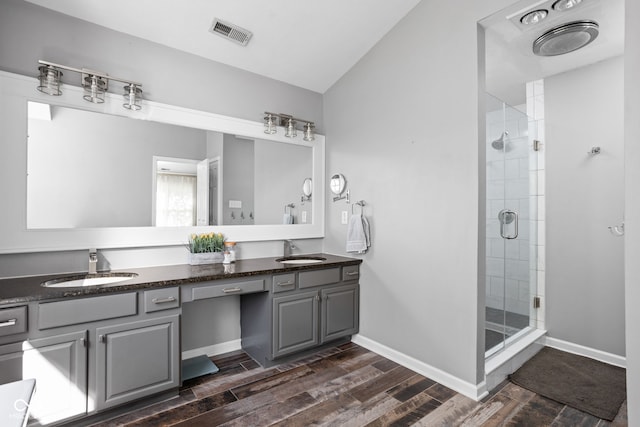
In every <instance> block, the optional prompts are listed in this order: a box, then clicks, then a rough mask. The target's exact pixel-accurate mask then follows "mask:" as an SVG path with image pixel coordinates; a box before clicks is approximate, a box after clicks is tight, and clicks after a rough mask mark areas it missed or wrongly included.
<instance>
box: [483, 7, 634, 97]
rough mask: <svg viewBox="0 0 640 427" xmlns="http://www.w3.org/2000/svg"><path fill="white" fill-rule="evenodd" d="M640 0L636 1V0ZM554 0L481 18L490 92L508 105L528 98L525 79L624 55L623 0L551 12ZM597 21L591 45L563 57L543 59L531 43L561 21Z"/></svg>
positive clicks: (530, 79) (487, 82) (532, 78)
mask: <svg viewBox="0 0 640 427" xmlns="http://www.w3.org/2000/svg"><path fill="white" fill-rule="evenodd" d="M633 1H638V0H633ZM554 2H555V0H521V1H518V2H516V3H514V4H513V5H511V6H509V7H507V8H506V9H503V10H501V11H499V12H496V13H495V14H493V15H491V16H490V17H488V18H486V19H484V20H482V21H481V25H482V26H483V27H484V28H485V34H486V76H487V79H486V84H487V92H489V93H491V94H493V95H495V96H497V97H498V98H500V99H502V100H503V101H506V102H507V103H508V104H510V105H518V104H520V103H523V102H524V98H525V83H526V82H530V81H533V80H538V79H542V78H545V77H549V76H552V75H555V74H559V73H562V72H566V71H569V70H573V69H576V68H579V67H583V66H586V65H589V64H593V63H595V62H598V61H602V60H604V59H607V58H611V57H614V56H618V55H622V54H623V53H624V0H583V1H582V3H581V4H580V5H578V6H576V7H574V8H572V9H569V10H567V11H564V12H557V11H553V10H552V8H551V6H552V4H553V3H554ZM536 9H546V10H548V11H549V15H548V16H547V18H546V19H544V20H543V21H542V22H540V23H539V24H536V25H530V26H525V25H522V24H521V23H520V22H519V20H520V17H521V16H522V15H524V14H525V13H527V12H528V11H531V10H536ZM578 20H593V21H596V22H597V23H598V25H599V27H600V34H599V35H598V37H597V38H596V39H595V40H594V41H593V42H592V43H591V44H589V45H587V46H585V47H583V48H582V49H579V50H576V51H574V52H570V53H567V54H565V55H559V56H550V57H540V56H536V55H534V54H533V51H532V46H533V42H534V41H535V40H536V39H537V38H538V37H539V36H541V35H542V34H544V33H545V32H547V31H548V30H550V29H551V28H554V27H556V26H558V25H561V24H564V23H567V22H572V21H578Z"/></svg>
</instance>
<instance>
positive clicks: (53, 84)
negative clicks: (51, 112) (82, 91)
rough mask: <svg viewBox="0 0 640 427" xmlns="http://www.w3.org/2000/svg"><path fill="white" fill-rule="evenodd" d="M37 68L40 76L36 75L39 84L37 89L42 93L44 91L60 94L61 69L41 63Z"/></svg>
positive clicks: (53, 94) (54, 94)
mask: <svg viewBox="0 0 640 427" xmlns="http://www.w3.org/2000/svg"><path fill="white" fill-rule="evenodd" d="M38 70H40V76H38V80H39V81H40V84H39V85H38V90H39V91H40V92H42V93H46V94H47V95H52V96H60V95H62V91H61V90H60V78H62V71H60V70H58V69H55V68H54V67H51V66H49V65H41V66H40V67H38Z"/></svg>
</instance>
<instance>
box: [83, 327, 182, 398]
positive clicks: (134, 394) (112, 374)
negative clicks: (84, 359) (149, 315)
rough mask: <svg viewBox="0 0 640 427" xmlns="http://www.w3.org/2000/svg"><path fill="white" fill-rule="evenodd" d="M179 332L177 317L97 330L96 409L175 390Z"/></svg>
mask: <svg viewBox="0 0 640 427" xmlns="http://www.w3.org/2000/svg"><path fill="white" fill-rule="evenodd" d="M179 330H180V328H179V316H178V315H171V316H166V317H160V318H155V319H149V320H142V321H136V322H131V323H125V324H118V325H113V326H106V327H102V328H97V329H96V331H95V336H96V340H95V342H96V376H95V380H94V381H93V384H92V387H91V389H92V390H91V391H92V392H93V393H95V404H96V409H98V410H100V409H105V408H109V407H112V406H115V405H119V404H122V403H125V402H128V401H131V400H134V399H137V398H140V397H144V396H148V395H151V394H155V393H158V392H161V391H165V390H169V389H172V388H176V387H178V386H179V385H180V366H179V360H180V356H179V349H180V344H179V341H180V338H179Z"/></svg>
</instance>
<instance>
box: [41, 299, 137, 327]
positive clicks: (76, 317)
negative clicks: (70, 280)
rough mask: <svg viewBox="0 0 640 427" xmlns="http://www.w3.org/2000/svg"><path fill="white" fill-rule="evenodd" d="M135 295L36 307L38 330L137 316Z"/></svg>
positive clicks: (55, 303) (59, 302)
mask: <svg viewBox="0 0 640 427" xmlns="http://www.w3.org/2000/svg"><path fill="white" fill-rule="evenodd" d="M137 295H138V294H137V293H136V292H132V293H128V294H116V295H107V296H103V297H96V298H82V299H75V298H74V299H72V300H69V301H56V302H47V303H41V304H39V305H38V328H40V329H48V328H56V327H58V326H66V325H76V324H78V323H86V322H95V321H97V320H106V319H114V318H116V317H123V316H133V315H135V314H138V308H137V302H138V298H137Z"/></svg>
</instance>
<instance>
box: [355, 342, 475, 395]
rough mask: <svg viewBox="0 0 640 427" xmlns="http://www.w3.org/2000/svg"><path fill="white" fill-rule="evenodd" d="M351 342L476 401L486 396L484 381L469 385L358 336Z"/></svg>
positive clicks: (439, 370)
mask: <svg viewBox="0 0 640 427" xmlns="http://www.w3.org/2000/svg"><path fill="white" fill-rule="evenodd" d="M351 341H353V342H354V343H356V344H358V345H359V346H362V347H364V348H366V349H368V350H371V351H373V352H375V353H378V354H379V355H381V356H384V357H386V358H387V359H390V360H393V361H394V362H396V363H399V364H400V365H402V366H404V367H405V368H408V369H411V370H412V371H415V372H417V373H419V374H421V375H424V376H425V377H428V378H430V379H432V380H434V381H437V382H438V383H440V384H442V385H444V386H446V387H449V388H450V389H452V390H455V391H457V392H458V393H460V394H463V395H465V396H467V397H469V398H471V399H474V400H476V401H478V400H480V399H482V398H483V397H485V396H486V395H487V391H486V385H485V383H484V381H483V382H482V383H480V384H477V385H476V384H471V383H469V382H467V381H464V380H461V379H460V378H458V377H455V376H453V375H451V374H449V373H447V372H445V371H443V370H441V369H438V368H435V367H433V366H431V365H428V364H426V363H424V362H421V361H420V360H417V359H415V358H413V357H411V356H407V355H406V354H404V353H400V352H399V351H397V350H394V349H392V348H390V347H387V346H386V345H383V344H380V343H378V342H377V341H374V340H372V339H370V338H367V337H364V336H362V335H360V334H358V335H354V336H353V337H351Z"/></svg>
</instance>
